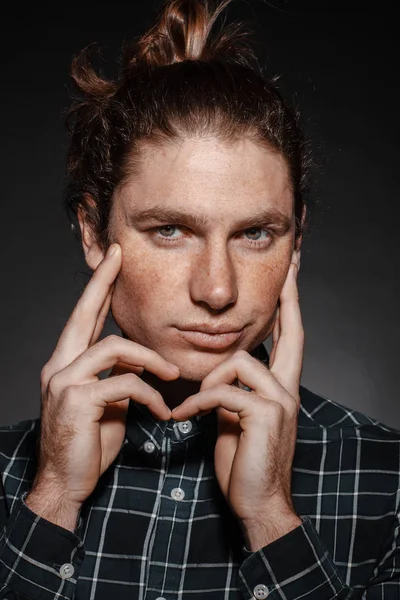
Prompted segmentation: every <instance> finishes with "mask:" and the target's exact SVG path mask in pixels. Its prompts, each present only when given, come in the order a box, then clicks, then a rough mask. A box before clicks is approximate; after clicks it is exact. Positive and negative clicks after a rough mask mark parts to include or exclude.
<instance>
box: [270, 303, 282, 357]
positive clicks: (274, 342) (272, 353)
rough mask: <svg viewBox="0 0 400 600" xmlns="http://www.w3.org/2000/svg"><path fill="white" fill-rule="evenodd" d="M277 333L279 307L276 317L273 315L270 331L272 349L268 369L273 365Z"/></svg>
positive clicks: (278, 331)
mask: <svg viewBox="0 0 400 600" xmlns="http://www.w3.org/2000/svg"><path fill="white" fill-rule="evenodd" d="M279 333H280V326H279V306H278V308H277V311H276V315H275V322H274V327H273V330H272V348H271V354H270V356H269V368H271V367H272V365H273V364H274V358H275V352H276V346H277V344H278V340H279Z"/></svg>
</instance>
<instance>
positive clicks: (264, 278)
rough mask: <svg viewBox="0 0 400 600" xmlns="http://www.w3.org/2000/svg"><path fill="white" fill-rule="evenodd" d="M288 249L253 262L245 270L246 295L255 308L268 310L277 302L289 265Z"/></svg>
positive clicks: (263, 310) (289, 255) (289, 254)
mask: <svg viewBox="0 0 400 600" xmlns="http://www.w3.org/2000/svg"><path fill="white" fill-rule="evenodd" d="M290 257H291V253H290V251H288V252H285V253H284V254H283V255H282V254H280V255H279V256H274V257H268V261H260V262H259V263H257V262H254V263H253V264H252V265H248V267H247V269H246V272H245V279H246V286H245V287H246V288H247V293H246V296H247V298H248V301H250V302H251V303H252V304H253V306H255V307H257V308H256V310H260V311H261V312H268V311H270V310H271V306H272V308H274V307H275V305H276V303H277V302H278V299H279V295H280V292H281V290H282V287H283V284H284V283H285V279H286V275H287V271H288V269H289V265H290Z"/></svg>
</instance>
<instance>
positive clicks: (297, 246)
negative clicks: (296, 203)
mask: <svg viewBox="0 0 400 600" xmlns="http://www.w3.org/2000/svg"><path fill="white" fill-rule="evenodd" d="M306 214H307V207H306V205H305V204H304V205H303V212H302V214H301V229H303V227H304V223H305V220H306ZM302 241H303V236H302V235H300V236H299V237H298V238H297V240H296V242H295V244H294V248H293V255H297V258H298V269H300V254H301V243H302Z"/></svg>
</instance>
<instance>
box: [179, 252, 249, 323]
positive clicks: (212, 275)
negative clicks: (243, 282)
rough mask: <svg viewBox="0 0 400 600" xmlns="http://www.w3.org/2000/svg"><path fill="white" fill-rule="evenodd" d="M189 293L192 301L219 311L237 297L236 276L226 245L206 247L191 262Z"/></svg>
mask: <svg viewBox="0 0 400 600" xmlns="http://www.w3.org/2000/svg"><path fill="white" fill-rule="evenodd" d="M190 294H191V298H192V300H193V302H196V303H199V304H203V305H207V307H208V308H209V309H212V310H214V311H216V310H217V311H221V310H223V309H224V308H226V307H227V306H229V305H230V304H233V303H234V302H235V301H236V300H237V297H238V287H237V278H236V273H235V269H234V265H233V263H232V259H231V257H230V255H229V252H228V250H227V248H226V247H222V246H221V244H216V245H214V246H213V247H210V246H209V247H207V248H205V249H204V251H203V252H201V253H200V254H199V255H198V256H197V257H196V260H195V261H194V262H193V268H192V275H191V282H190Z"/></svg>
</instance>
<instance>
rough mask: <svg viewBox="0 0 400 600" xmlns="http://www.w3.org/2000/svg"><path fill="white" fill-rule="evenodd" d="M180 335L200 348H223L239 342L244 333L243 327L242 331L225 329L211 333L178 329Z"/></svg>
mask: <svg viewBox="0 0 400 600" xmlns="http://www.w3.org/2000/svg"><path fill="white" fill-rule="evenodd" d="M178 331H179V333H180V335H181V336H182V337H183V338H184V339H185V340H187V341H188V342H190V343H191V344H193V345H194V346H197V347H198V348H210V349H215V350H222V349H225V348H229V346H232V344H234V343H235V342H237V341H238V340H239V339H240V338H241V337H242V335H243V329H241V330H240V331H225V332H223V333H210V332H209V331H197V330H196V331H194V330H186V329H178Z"/></svg>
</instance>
